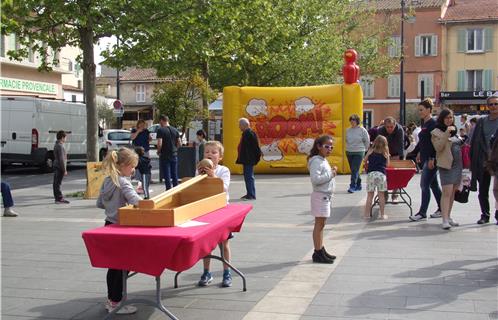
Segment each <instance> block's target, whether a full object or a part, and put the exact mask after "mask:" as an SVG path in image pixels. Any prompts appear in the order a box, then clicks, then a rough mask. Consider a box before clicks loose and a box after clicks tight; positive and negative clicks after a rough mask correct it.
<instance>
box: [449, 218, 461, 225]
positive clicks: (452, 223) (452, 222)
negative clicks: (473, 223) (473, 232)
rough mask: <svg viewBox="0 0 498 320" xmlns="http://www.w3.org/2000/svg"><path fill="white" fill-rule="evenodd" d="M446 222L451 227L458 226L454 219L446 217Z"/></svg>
mask: <svg viewBox="0 0 498 320" xmlns="http://www.w3.org/2000/svg"><path fill="white" fill-rule="evenodd" d="M448 223H449V224H450V226H452V227H458V226H459V225H460V224H459V223H458V222H456V221H455V220H453V219H451V218H449V219H448Z"/></svg>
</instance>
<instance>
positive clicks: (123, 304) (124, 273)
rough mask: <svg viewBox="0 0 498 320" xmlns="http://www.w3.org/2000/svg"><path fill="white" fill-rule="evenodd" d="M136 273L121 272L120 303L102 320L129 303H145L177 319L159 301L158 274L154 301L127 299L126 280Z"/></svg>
mask: <svg viewBox="0 0 498 320" xmlns="http://www.w3.org/2000/svg"><path fill="white" fill-rule="evenodd" d="M136 274H137V273H136V272H134V273H132V274H131V275H128V273H127V272H123V299H122V300H121V303H120V304H119V306H118V307H117V308H116V309H114V310H112V312H110V313H109V314H108V315H107V316H106V317H105V318H104V320H108V319H111V318H112V317H113V316H114V315H115V314H116V312H118V311H119V310H120V309H121V308H122V307H124V306H126V305H129V304H145V305H148V306H151V307H154V308H157V309H159V310H160V311H162V312H163V313H164V314H166V315H167V316H168V317H169V318H170V319H172V320H178V318H177V317H176V316H175V315H174V314H173V313H171V311H169V310H168V309H167V308H166V307H165V306H164V305H163V303H162V301H161V277H160V276H159V277H156V301H155V302H154V301H151V300H147V299H131V300H128V290H127V286H126V285H127V282H128V278H131V277H133V276H134V275H136Z"/></svg>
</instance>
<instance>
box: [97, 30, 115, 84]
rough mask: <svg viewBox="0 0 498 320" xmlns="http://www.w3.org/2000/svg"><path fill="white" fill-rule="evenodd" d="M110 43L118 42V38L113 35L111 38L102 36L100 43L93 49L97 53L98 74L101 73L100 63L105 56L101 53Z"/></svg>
mask: <svg viewBox="0 0 498 320" xmlns="http://www.w3.org/2000/svg"><path fill="white" fill-rule="evenodd" d="M109 44H116V38H115V37H111V38H102V39H100V41H99V43H98V45H95V47H94V49H93V51H94V54H95V64H96V65H97V76H99V75H100V65H99V63H101V62H102V61H103V60H104V58H102V56H101V55H100V52H101V51H103V50H105V49H106V48H107V46H108V45H109Z"/></svg>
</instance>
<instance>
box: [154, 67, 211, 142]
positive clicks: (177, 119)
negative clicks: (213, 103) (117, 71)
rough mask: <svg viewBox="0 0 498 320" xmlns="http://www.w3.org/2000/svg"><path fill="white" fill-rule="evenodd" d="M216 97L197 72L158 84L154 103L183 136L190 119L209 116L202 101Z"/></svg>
mask: <svg viewBox="0 0 498 320" xmlns="http://www.w3.org/2000/svg"><path fill="white" fill-rule="evenodd" d="M214 98H215V94H214V92H213V91H212V90H211V89H210V88H209V86H208V85H207V83H206V81H205V80H204V79H203V78H202V77H201V76H199V75H197V74H195V75H193V76H191V77H188V78H185V79H179V80H175V81H172V82H165V83H162V84H160V85H158V86H157V88H156V89H155V91H154V94H153V100H154V104H155V105H156V106H157V108H158V109H159V111H160V113H161V114H165V115H167V116H168V118H169V120H170V122H171V123H172V124H173V125H174V126H176V127H177V128H178V129H179V130H180V131H181V132H182V138H183V135H184V134H185V133H186V131H187V128H188V126H189V124H190V121H192V120H194V119H204V118H205V117H207V114H206V111H205V108H203V106H202V101H208V100H213V99H214Z"/></svg>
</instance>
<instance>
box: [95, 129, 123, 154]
mask: <svg viewBox="0 0 498 320" xmlns="http://www.w3.org/2000/svg"><path fill="white" fill-rule="evenodd" d="M121 147H131V132H130V131H128V130H122V129H108V130H103V131H102V137H100V138H99V159H100V160H103V159H104V158H105V156H106V155H107V152H108V151H110V150H117V149H119V148H121Z"/></svg>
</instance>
